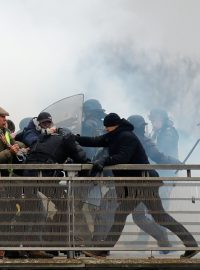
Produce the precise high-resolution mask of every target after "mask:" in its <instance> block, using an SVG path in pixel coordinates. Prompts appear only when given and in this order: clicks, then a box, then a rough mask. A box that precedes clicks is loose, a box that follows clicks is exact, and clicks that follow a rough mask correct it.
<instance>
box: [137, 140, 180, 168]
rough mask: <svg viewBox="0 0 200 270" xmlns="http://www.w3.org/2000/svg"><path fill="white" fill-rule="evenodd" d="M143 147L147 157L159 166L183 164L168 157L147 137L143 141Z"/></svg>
mask: <svg viewBox="0 0 200 270" xmlns="http://www.w3.org/2000/svg"><path fill="white" fill-rule="evenodd" d="M142 144H143V147H144V149H145V151H146V153H147V156H148V157H149V158H150V159H151V160H152V161H154V162H156V163H158V164H181V162H180V161H179V160H178V159H176V158H173V157H171V156H167V155H165V154H164V153H162V152H160V151H159V150H158V148H157V146H156V144H155V143H154V142H153V141H152V140H151V139H150V138H147V137H145V138H144V140H143V141H142Z"/></svg>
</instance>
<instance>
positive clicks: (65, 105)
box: [43, 94, 84, 134]
mask: <svg viewBox="0 0 200 270" xmlns="http://www.w3.org/2000/svg"><path fill="white" fill-rule="evenodd" d="M83 100H84V95H83V94H78V95H74V96H70V97H66V98H63V99H61V100H58V101H57V102H55V103H53V104H51V105H50V106H48V107H47V108H45V109H44V110H43V111H45V112H48V113H50V114H51V116H52V119H53V122H54V124H55V125H56V127H62V128H67V129H69V130H70V131H71V132H72V133H74V134H80V133H81V122H82V111H83Z"/></svg>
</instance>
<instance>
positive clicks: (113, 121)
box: [103, 113, 121, 127]
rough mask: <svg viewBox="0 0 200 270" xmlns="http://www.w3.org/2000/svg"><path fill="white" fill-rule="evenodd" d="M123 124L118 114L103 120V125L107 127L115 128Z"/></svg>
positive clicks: (112, 114)
mask: <svg viewBox="0 0 200 270" xmlns="http://www.w3.org/2000/svg"><path fill="white" fill-rule="evenodd" d="M120 123H121V118H120V117H119V115H118V114H116V113H109V114H107V115H106V117H105V118H104V120H103V124H104V126H105V127H113V126H118V125H120Z"/></svg>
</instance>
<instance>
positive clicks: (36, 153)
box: [21, 132, 91, 258]
mask: <svg viewBox="0 0 200 270" xmlns="http://www.w3.org/2000/svg"><path fill="white" fill-rule="evenodd" d="M67 158H70V159H71V160H73V163H87V162H88V159H87V157H86V154H85V152H84V151H83V149H82V148H81V147H80V145H79V144H78V143H77V142H76V141H75V137H74V135H73V134H71V133H68V134H63V132H61V134H58V133H52V134H46V133H45V132H44V133H43V134H40V135H38V139H37V140H35V142H34V143H33V144H32V146H31V149H30V152H29V154H28V156H27V159H26V163H27V164H55V163H59V164H63V163H64V162H65V161H66V160H67ZM57 173H58V172H55V171H54V170H44V171H42V175H43V176H56V175H57ZM24 176H38V171H37V170H26V171H25V172H24ZM59 181H60V179H59V180H58V181H51V182H49V181H46V182H45V183H49V185H48V186H47V187H42V186H40V183H41V182H39V183H38V184H36V185H34V182H31V183H33V185H32V186H25V187H24V196H25V197H26V198H29V200H31V202H32V203H31V204H27V205H26V206H25V211H36V212H37V213H38V214H37V215H36V214H35V215H32V216H31V218H30V216H29V215H26V214H25V213H24V212H25V211H24V212H23V209H22V215H21V216H22V217H21V219H23V221H29V222H30V219H31V220H32V222H33V223H34V226H32V227H30V226H28V225H27V226H24V228H25V229H24V230H25V231H26V232H27V235H26V239H25V241H26V242H27V239H28V240H29V241H33V245H34V241H35V243H36V245H38V243H37V242H38V241H40V240H41V239H43V238H44V237H43V236H41V232H42V231H43V230H44V228H45V232H46V233H47V232H49V235H48V237H47V241H52V239H55V240H54V241H58V237H57V238H56V237H55V236H54V235H52V232H57V234H58V232H62V234H61V236H59V239H60V240H61V241H62V242H65V243H66V242H67V240H68V237H69V236H67V233H68V229H67V226H68V222H69V220H68V213H67V195H66V187H65V186H60V185H59ZM51 184H52V187H51ZM41 195H42V196H43V195H45V196H46V197H47V198H51V201H52V202H53V203H54V204H55V208H56V209H57V210H58V211H57V212H58V213H56V214H55V216H54V217H53V223H58V225H56V226H53V225H52V228H51V226H50V225H51V223H50V222H51V221H49V222H48V226H43V225H39V223H41V222H43V223H44V222H45V220H44V218H45V214H44V209H43V208H44V207H43V206H42V204H41V199H40V197H41ZM86 196H87V190H86V189H84V188H82V189H81V190H80V188H76V187H75V188H74V197H75V199H74V202H75V206H74V207H75V209H76V212H75V231H76V234H77V235H80V234H84V235H86V234H87V228H88V226H87V224H86V222H84V215H83V214H82V209H81V206H82V199H84V198H85V197H86ZM36 197H37V198H36ZM62 198H63V199H62ZM65 211H66V214H59V212H65ZM60 220H62V222H63V223H64V222H65V223H66V225H65V226H60V227H59V222H60ZM80 223H81V224H82V226H81V225H80ZM34 230H37V232H38V235H37V236H34V235H33V234H32V231H34ZM55 230H56V231H55ZM88 233H90V232H88ZM39 234H40V235H39ZM49 237H50V238H51V239H49ZM90 239H91V237H90ZM60 240H59V241H60ZM29 257H31V258H38V257H42V258H48V257H50V256H49V255H48V254H47V253H44V252H42V251H31V252H29Z"/></svg>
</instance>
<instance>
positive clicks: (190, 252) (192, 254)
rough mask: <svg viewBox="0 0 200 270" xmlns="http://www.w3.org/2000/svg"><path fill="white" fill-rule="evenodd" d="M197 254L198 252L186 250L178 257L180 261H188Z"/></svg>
mask: <svg viewBox="0 0 200 270" xmlns="http://www.w3.org/2000/svg"><path fill="white" fill-rule="evenodd" d="M198 252H199V250H186V251H185V253H184V254H182V255H181V256H180V258H181V259H185V258H186V259H189V258H192V257H194V256H195V255H196V254H197V253H198Z"/></svg>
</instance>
